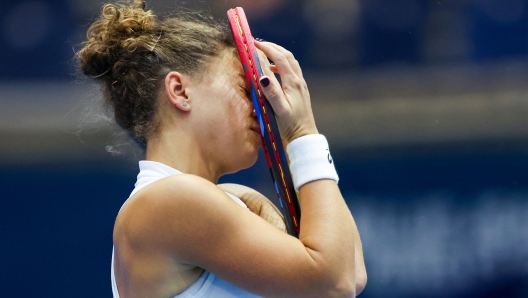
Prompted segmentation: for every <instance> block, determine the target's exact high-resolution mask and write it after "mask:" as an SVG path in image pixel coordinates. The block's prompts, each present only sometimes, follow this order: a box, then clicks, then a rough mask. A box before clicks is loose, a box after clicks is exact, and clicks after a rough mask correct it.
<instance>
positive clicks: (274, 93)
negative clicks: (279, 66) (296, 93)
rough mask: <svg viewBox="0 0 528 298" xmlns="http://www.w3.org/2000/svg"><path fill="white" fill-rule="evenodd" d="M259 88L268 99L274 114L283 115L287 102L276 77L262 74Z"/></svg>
mask: <svg viewBox="0 0 528 298" xmlns="http://www.w3.org/2000/svg"><path fill="white" fill-rule="evenodd" d="M260 88H261V89H262V92H263V93H264V95H265V96H266V98H267V99H268V101H269V103H270V105H271V107H272V108H273V111H274V112H275V115H277V116H279V115H283V114H284V113H285V112H286V111H287V108H288V105H289V103H288V101H287V100H286V95H284V91H282V87H281V86H280V84H279V82H277V80H276V79H270V78H269V77H268V76H263V77H261V78H260Z"/></svg>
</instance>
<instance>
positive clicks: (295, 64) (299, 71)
mask: <svg viewBox="0 0 528 298" xmlns="http://www.w3.org/2000/svg"><path fill="white" fill-rule="evenodd" d="M268 43H269V44H270V46H272V47H274V48H275V49H277V50H278V51H280V52H281V53H283V54H284V55H285V56H286V57H287V58H288V61H289V63H290V65H291V68H292V69H293V71H294V72H295V74H296V75H297V76H299V77H300V78H302V77H303V74H302V69H301V65H300V64H299V61H297V59H295V56H294V55H293V53H292V52H290V51H288V50H286V49H285V48H284V47H282V46H280V45H278V44H275V43H272V42H268Z"/></svg>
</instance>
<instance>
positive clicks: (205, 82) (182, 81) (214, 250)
mask: <svg viewBox="0 0 528 298" xmlns="http://www.w3.org/2000/svg"><path fill="white" fill-rule="evenodd" d="M256 44H257V47H258V48H259V49H260V50H262V53H261V55H264V54H265V55H266V56H267V57H269V58H270V59H271V60H273V61H274V63H275V65H274V66H270V65H269V63H266V62H267V61H268V60H267V59H265V56H262V57H261V59H260V60H261V61H263V62H264V63H263V68H264V71H265V73H266V76H267V77H268V78H269V79H270V80H271V84H270V85H269V86H268V87H266V88H263V92H264V93H265V95H266V96H267V98H268V100H269V101H270V103H271V104H272V106H273V108H274V111H275V112H276V115H277V118H278V124H279V128H280V130H281V137H282V138H283V139H284V140H285V142H286V143H288V142H290V141H292V140H294V139H295V138H298V137H301V136H304V135H307V134H314V133H317V129H316V126H315V121H314V119H313V114H312V111H311V106H310V101H309V92H308V88H307V87H306V83H305V82H304V79H303V77H302V72H301V69H300V67H299V64H298V63H297V61H296V60H295V58H294V57H293V55H291V53H289V52H288V51H286V50H285V49H283V48H281V47H279V46H277V45H275V44H272V43H258V42H257V43H256ZM273 72H276V73H278V74H279V75H280V76H281V79H282V87H281V85H280V84H279V83H278V81H277V79H276V78H275V76H274V74H273ZM247 91H248V87H247V85H246V82H245V80H244V78H243V71H242V67H241V64H240V61H239V60H238V58H237V56H236V54H235V52H233V51H232V50H226V51H224V52H223V53H222V54H221V55H220V56H219V57H217V58H215V59H212V60H211V61H210V63H209V67H208V69H207V71H206V73H205V74H204V75H203V76H202V77H199V78H197V77H191V76H187V75H184V74H181V73H178V72H170V73H169V74H168V75H167V76H166V78H165V82H164V90H163V92H162V94H161V95H160V108H159V111H160V112H159V115H158V117H160V122H161V125H160V129H159V130H158V131H157V132H156V133H155V135H154V136H153V137H152V138H150V139H149V140H148V144H147V157H146V158H147V160H153V161H158V162H162V163H165V164H167V165H169V166H171V167H173V168H175V169H178V170H180V171H181V172H183V173H186V174H183V175H175V176H170V177H166V178H164V179H161V180H159V181H156V182H154V183H152V184H150V185H148V186H146V187H145V188H143V189H141V190H140V191H139V192H138V193H137V194H135V195H134V196H133V197H131V198H130V199H129V200H128V201H127V203H126V204H125V205H124V206H123V208H122V209H121V211H120V212H119V214H118V217H117V219H116V223H115V227H114V247H115V260H114V267H115V270H114V271H115V276H116V282H117V286H118V289H119V293H120V296H121V297H123V298H129V297H160V298H161V297H173V296H175V295H177V294H178V293H181V292H182V291H183V290H185V289H186V288H187V287H189V286H190V285H191V284H192V283H193V282H194V281H195V280H196V279H197V278H198V277H199V275H200V274H201V273H202V272H203V270H204V269H205V270H208V271H211V272H212V273H214V274H216V275H217V276H219V277H221V278H223V279H225V280H227V281H228V282H230V283H232V284H234V285H236V286H238V287H241V288H243V289H246V290H248V291H250V292H253V293H255V294H257V295H260V296H265V297H354V296H355V295H356V294H358V293H359V292H360V291H361V290H362V289H363V287H364V286H365V284H366V273H365V269H364V268H365V267H364V263H363V256H362V251H361V242H360V240H359V234H358V232H357V228H356V226H355V223H354V220H353V218H352V215H351V214H350V211H349V209H348V207H347V206H346V204H345V202H344V200H343V198H342V196H341V193H340V191H339V188H338V187H337V184H336V183H335V182H334V181H332V180H318V181H313V182H310V183H307V184H305V185H303V186H301V188H300V190H299V202H300V205H301V209H302V212H303V215H302V218H301V232H300V237H299V239H297V238H294V237H292V236H290V235H288V234H286V233H285V227H284V222H283V220H282V218H281V216H280V215H279V213H278V211H277V209H276V208H275V207H274V206H273V205H272V204H271V203H270V202H269V200H267V199H266V198H265V197H264V196H262V195H261V194H259V193H258V192H256V191H254V190H252V189H250V188H247V187H244V186H241V185H236V184H224V185H216V184H217V181H218V178H219V177H220V176H222V175H224V174H227V173H232V172H235V171H238V170H240V169H244V168H247V167H249V166H251V165H253V164H254V163H255V161H256V159H257V150H258V147H259V146H260V137H259V135H258V131H259V129H258V124H257V121H256V119H255V113H254V112H253V106H252V104H251V101H250V100H249V99H248V96H247ZM184 102H186V103H187V104H186V105H184ZM225 191H227V192H229V193H231V194H233V195H235V196H238V197H239V198H241V200H243V201H244V202H245V203H246V204H247V205H248V208H249V210H247V209H245V208H242V207H240V206H239V205H238V204H236V203H235V202H234V201H233V200H232V199H231V198H229V197H228V196H227V195H226V193H225Z"/></svg>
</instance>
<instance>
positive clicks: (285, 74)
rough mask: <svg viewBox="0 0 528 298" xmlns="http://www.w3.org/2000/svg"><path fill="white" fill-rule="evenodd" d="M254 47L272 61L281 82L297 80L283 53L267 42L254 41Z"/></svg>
mask: <svg viewBox="0 0 528 298" xmlns="http://www.w3.org/2000/svg"><path fill="white" fill-rule="evenodd" d="M255 45H256V46H257V48H259V49H260V50H261V51H262V52H264V54H266V56H267V57H268V58H270V59H271V60H272V61H273V63H274V64H275V66H276V67H277V70H278V74H279V75H280V76H281V78H282V80H283V82H285V81H288V80H296V79H297V78H298V76H297V74H296V73H295V72H294V71H293V68H292V67H291V65H290V60H289V58H288V57H287V56H286V54H285V53H283V52H281V51H279V50H278V49H277V48H275V47H273V46H271V44H270V43H269V42H258V41H255ZM290 54H291V53H290Z"/></svg>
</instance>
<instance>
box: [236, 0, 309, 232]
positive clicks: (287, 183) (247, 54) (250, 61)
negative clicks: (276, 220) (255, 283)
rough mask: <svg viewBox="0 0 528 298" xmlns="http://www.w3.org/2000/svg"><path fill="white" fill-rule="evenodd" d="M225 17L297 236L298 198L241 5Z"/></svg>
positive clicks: (287, 215) (290, 225)
mask: <svg viewBox="0 0 528 298" xmlns="http://www.w3.org/2000/svg"><path fill="white" fill-rule="evenodd" d="M227 17H228V20H229V25H230V28H231V32H232V33H233V38H234V40H235V44H236V47H237V49H238V53H239V55H240V61H241V62H242V66H243V67H244V73H245V75H246V80H247V83H248V85H249V87H250V91H251V100H252V101H253V105H254V106H255V111H256V114H257V118H258V121H259V125H260V130H261V140H262V148H263V149H264V153H265V155H266V160H267V162H268V167H269V169H270V173H271V178H272V180H273V184H274V186H275V191H276V192H277V197H278V200H279V205H280V207H281V211H282V214H283V216H284V218H285V221H286V227H287V229H288V233H289V234H290V235H293V236H295V237H299V231H300V226H299V225H300V215H301V209H300V206H299V200H298V199H297V194H296V192H295V188H294V186H293V180H292V178H291V173H290V168H289V166H288V161H287V159H286V154H285V152H284V146H283V145H282V141H281V138H280V133H279V129H278V126H277V122H276V120H275V113H274V112H273V109H272V107H271V105H270V104H269V102H268V100H267V99H266V98H265V96H264V93H263V92H262V91H261V87H260V77H261V76H263V73H262V68H261V66H260V61H259V59H258V54H257V49H256V47H255V43H254V42H253V37H252V36H251V30H250V29H249V24H248V22H247V19H246V15H245V13H244V10H243V9H242V8H241V7H237V8H233V9H230V10H229V11H228V12H227ZM270 149H272V150H270ZM285 205H286V206H285Z"/></svg>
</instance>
